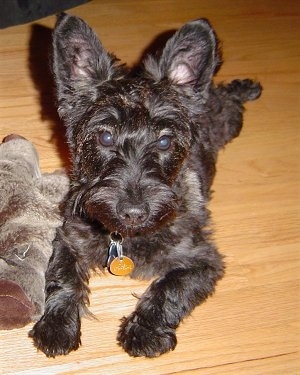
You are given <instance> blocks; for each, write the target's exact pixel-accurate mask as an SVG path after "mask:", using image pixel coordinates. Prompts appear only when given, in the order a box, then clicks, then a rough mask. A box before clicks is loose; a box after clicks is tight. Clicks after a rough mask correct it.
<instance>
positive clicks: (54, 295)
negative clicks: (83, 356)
mask: <svg viewBox="0 0 300 375" xmlns="http://www.w3.org/2000/svg"><path fill="white" fill-rule="evenodd" d="M70 227H72V225H69V227H68V225H65V227H64V228H63V229H62V230H60V231H59V232H58V234H57V237H56V240H55V241H54V243H53V245H54V250H53V255H52V258H51V259H50V263H49V266H48V270H47V273H46V303H45V312H44V315H43V316H42V318H41V319H40V320H39V321H38V322H37V323H36V324H35V326H34V327H33V329H32V330H31V331H30V333H29V336H30V337H32V338H33V340H34V344H35V346H36V347H37V348H38V349H40V350H42V351H43V352H44V353H45V354H46V355H47V356H48V357H55V356H57V355H63V354H68V353H69V352H70V351H72V350H76V349H78V347H79V345H80V344H81V342H80V335H81V333H80V325H81V324H80V318H81V316H82V315H83V314H84V313H85V312H86V307H85V306H86V304H87V303H88V292H89V289H88V286H87V283H88V278H89V268H90V267H91V265H90V264H88V262H87V261H86V260H84V259H83V258H82V254H81V256H80V254H79V250H78V246H82V243H83V241H84V238H81V239H80V238H78V233H79V232H78V231H77V232H76V233H77V236H76V237H74V236H73V235H72V234H74V233H72V230H70ZM87 233H88V230H86V231H85V235H86V237H88V236H87ZM82 237H83V236H82ZM74 239H76V242H75V240H74Z"/></svg>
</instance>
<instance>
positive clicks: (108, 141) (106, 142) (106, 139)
mask: <svg viewBox="0 0 300 375" xmlns="http://www.w3.org/2000/svg"><path fill="white" fill-rule="evenodd" d="M99 141H100V143H101V144H102V146H105V147H110V146H113V145H114V138H113V135H112V134H111V133H110V132H109V131H107V130H106V131H104V132H102V133H101V134H100V136H99Z"/></svg>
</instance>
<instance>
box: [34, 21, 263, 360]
mask: <svg viewBox="0 0 300 375" xmlns="http://www.w3.org/2000/svg"><path fill="white" fill-rule="evenodd" d="M220 61H221V58H220V54H219V50H218V41H217V38H216V36H215V33H214V31H213V29H212V28H211V26H210V24H209V22H208V21H207V20H204V19H200V20H196V21H192V22H190V23H187V24H186V25H184V26H183V27H182V28H181V29H180V30H179V31H178V32H177V33H176V34H175V35H174V36H173V37H172V38H171V39H170V40H169V41H168V42H167V44H166V46H165V48H164V50H163V52H162V54H161V56H160V57H157V58H155V57H149V58H148V59H146V61H145V63H144V67H143V69H141V73H140V74H139V75H133V74H132V73H131V72H128V71H127V69H126V67H124V66H123V65H120V64H119V62H118V61H117V59H116V58H115V57H114V56H113V55H111V54H109V53H107V52H106V51H105V49H104V48H103V46H102V44H101V42H100V41H99V40H98V38H97V37H96V35H95V34H94V32H93V31H92V30H91V29H90V28H89V26H87V25H86V23H85V22H84V21H82V20H81V19H79V18H76V17H71V16H68V15H62V16H61V17H60V18H59V20H58V22H57V25H56V28H55V31H54V73H55V79H56V84H57V96H58V111H59V114H60V116H61V117H62V118H63V119H64V121H65V125H66V129H67V137H68V142H69V145H70V149H71V153H72V159H73V181H72V188H71V193H70V198H69V201H68V204H67V208H66V212H65V218H66V220H65V223H64V226H63V228H62V230H60V231H59V232H58V234H57V238H56V241H55V243H54V255H53V257H52V259H51V262H50V266H49V269H48V272H47V294H48V297H47V303H46V310H45V314H44V316H43V317H42V319H41V320H40V321H39V322H38V323H37V324H36V325H35V327H34V328H33V330H32V331H31V333H30V335H31V336H32V337H33V339H34V342H35V345H36V346H37V348H39V349H41V350H43V351H44V352H45V353H46V355H47V356H56V355H59V354H67V353H69V352H70V351H71V350H74V349H77V348H78V346H79V345H80V318H81V316H82V315H83V314H84V313H85V312H86V307H85V306H86V304H87V303H88V293H89V289H88V286H87V284H88V279H89V272H90V270H91V269H95V268H100V269H103V268H104V267H105V266H106V261H107V255H108V253H107V251H108V246H109V241H110V240H109V234H110V232H115V231H116V232H119V233H121V234H122V236H123V238H124V240H123V247H124V254H125V255H126V256H128V257H130V258H131V259H133V261H134V263H135V269H134V271H133V273H132V275H131V276H132V277H138V278H151V277H153V276H156V277H157V278H156V280H155V281H154V282H153V283H152V284H151V285H150V286H149V288H148V290H147V291H146V292H145V293H144V295H143V296H142V297H141V298H140V299H139V301H138V304H137V307H136V310H135V311H134V312H133V313H132V314H131V315H130V316H129V317H127V318H123V320H122V324H121V327H120V331H119V334H118V342H119V343H120V345H121V346H122V347H123V348H124V349H125V350H126V351H127V352H128V353H129V354H130V355H133V356H148V357H153V356H157V355H160V354H162V353H164V352H167V351H169V350H172V349H174V348H175V346H176V335H175V330H176V328H177V327H178V325H179V324H180V322H181V321H182V319H183V318H184V317H186V316H188V315H189V314H190V313H191V311H192V310H193V309H194V308H195V306H197V305H199V304H200V303H202V302H203V301H205V300H206V298H207V297H208V296H209V295H211V294H212V293H213V292H214V289H215V285H216V282H217V281H218V280H219V279H220V278H221V277H222V276H223V273H224V263H223V260H222V256H221V255H220V254H219V253H218V252H217V250H216V247H215V246H214V244H213V243H212V242H211V240H210V238H209V235H208V234H207V224H208V212H207V209H206V204H207V201H208V199H209V191H210V187H211V184H212V181H213V177H214V174H215V164H216V160H217V154H218V151H219V149H220V148H221V147H223V146H225V144H226V143H227V142H229V141H231V140H232V139H233V138H234V137H236V136H237V135H238V134H239V132H240V130H241V127H242V113H243V110H244V108H243V103H244V102H246V101H247V100H253V99H256V98H257V97H258V96H259V95H260V92H261V87H260V85H259V84H258V83H255V82H253V81H251V80H235V81H233V82H231V83H229V84H221V85H218V86H215V85H214V83H213V81H212V78H213V75H214V74H215V72H216V70H217V68H218V67H219V65H220ZM107 134H108V135H109V137H110V136H111V138H112V139H113V141H112V143H111V144H109V145H107V144H103V136H105V135H107ZM168 142H170V144H168ZM166 143H167V146H166Z"/></svg>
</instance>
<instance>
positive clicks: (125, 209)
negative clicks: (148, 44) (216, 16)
mask: <svg viewBox="0 0 300 375" xmlns="http://www.w3.org/2000/svg"><path fill="white" fill-rule="evenodd" d="M219 63H220V58H219V55H218V48H217V40H216V36H215V34H214V32H213V30H212V28H211V26H210V25H209V23H208V21H206V20H204V19H200V20H196V21H193V22H190V23H187V24H186V25H184V26H183V27H182V28H181V29H180V30H179V31H178V32H177V33H175V34H174V36H173V37H172V38H171V39H169V41H168V42H167V44H166V46H165V48H164V49H163V51H162V53H161V55H160V57H157V58H156V57H151V56H150V57H148V58H147V59H146V60H145V62H144V64H143V68H142V71H141V72H140V73H139V75H138V76H135V77H133V76H132V74H131V73H130V72H128V71H127V70H126V68H125V67H124V66H123V65H120V64H119V62H118V60H117V59H116V58H115V57H114V56H113V55H111V54H110V53H108V52H107V51H106V50H105V49H104V48H103V46H102V44H101V42H100V41H99V39H98V38H97V36H96V35H95V33H94V32H93V31H92V30H91V28H90V27H89V26H88V25H87V24H86V23H85V22H84V21H82V20H81V19H79V18H77V17H72V16H68V15H65V14H63V15H62V16H60V18H59V19H58V22H57V25H56V28H55V31H54V74H55V79H56V84H57V95H58V111H59V114H60V116H61V117H62V118H63V119H64V122H65V124H66V127H67V137H68V141H69V144H70V148H71V152H72V156H73V168H74V171H73V172H74V181H75V184H76V186H77V187H78V194H77V198H76V201H75V204H74V207H75V208H74V210H77V209H79V211H81V212H82V213H84V214H85V215H87V216H88V217H90V218H92V219H96V220H98V221H99V222H101V223H102V224H104V225H105V226H106V227H107V228H108V229H109V230H111V231H118V232H120V233H122V234H123V235H126V234H127V235H131V234H133V233H135V232H141V231H142V232H143V231H153V230H155V229H156V228H158V227H160V226H161V225H162V224H164V223H165V222H166V221H167V220H169V219H170V218H171V217H173V216H174V213H175V212H176V208H177V206H178V196H177V195H176V193H175V190H176V189H174V186H175V185H176V184H177V180H178V175H179V174H180V171H181V167H182V165H183V163H184V161H185V160H186V158H187V155H188V154H189V152H190V149H191V147H192V144H193V142H194V141H195V137H197V132H196V131H195V126H196V124H195V121H194V120H193V119H194V118H195V116H197V115H198V114H199V113H201V111H203V107H204V105H205V102H206V100H207V97H208V92H209V87H210V85H211V80H212V76H213V74H214V72H215V70H216V68H217V66H218V64H219Z"/></svg>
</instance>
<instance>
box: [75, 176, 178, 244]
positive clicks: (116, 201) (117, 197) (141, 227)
mask: <svg viewBox="0 0 300 375" xmlns="http://www.w3.org/2000/svg"><path fill="white" fill-rule="evenodd" d="M142 191H143V194H142V198H141V200H142V202H141V203H142V204H144V205H146V206H147V208H148V212H147V218H146V219H145V220H143V221H142V222H138V223H134V224H132V223H131V224H129V223H127V222H126V221H125V220H122V218H121V217H120V215H119V213H118V206H120V205H123V204H124V203H127V201H128V202H130V200H129V198H128V196H130V194H125V193H124V189H121V190H120V189H117V188H116V187H115V186H111V185H110V184H105V183H102V184H101V183H97V184H95V185H94V186H92V187H90V188H86V187H85V189H84V190H82V191H80V192H79V193H78V195H77V199H76V200H75V203H74V209H73V214H77V213H79V214H80V215H81V216H86V217H87V218H88V219H91V220H96V221H97V222H99V223H100V224H102V225H103V226H104V227H105V228H106V229H107V230H108V231H110V232H119V233H120V234H122V236H124V237H128V236H129V237H132V236H136V235H139V234H143V233H149V232H150V233H151V232H155V231H156V230H157V229H159V228H161V227H162V226H164V225H166V223H168V222H170V221H171V220H172V219H173V218H174V216H175V214H176V210H177V204H178V202H177V196H176V194H175V193H174V192H173V191H172V189H171V188H170V187H169V186H168V185H165V184H163V183H158V182H157V181H156V182H155V183H153V184H152V185H148V186H146V187H144V188H143V189H142ZM129 204H130V203H129Z"/></svg>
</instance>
